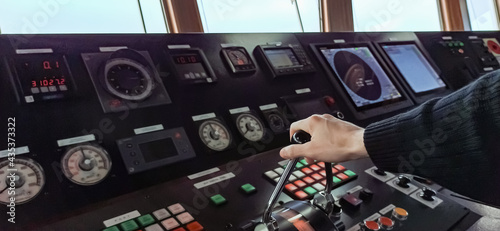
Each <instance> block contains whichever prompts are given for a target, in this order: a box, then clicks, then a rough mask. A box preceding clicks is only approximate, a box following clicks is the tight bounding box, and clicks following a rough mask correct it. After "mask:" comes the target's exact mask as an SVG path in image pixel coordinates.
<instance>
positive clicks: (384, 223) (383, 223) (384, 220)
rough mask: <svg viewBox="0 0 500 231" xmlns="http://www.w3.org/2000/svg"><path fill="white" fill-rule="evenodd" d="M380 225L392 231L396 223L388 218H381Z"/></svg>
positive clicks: (379, 219)
mask: <svg viewBox="0 0 500 231" xmlns="http://www.w3.org/2000/svg"><path fill="white" fill-rule="evenodd" d="M378 223H379V224H380V226H381V227H382V228H383V229H386V230H390V229H392V228H393V227H394V221H393V220H391V219H390V218H388V217H379V218H378Z"/></svg>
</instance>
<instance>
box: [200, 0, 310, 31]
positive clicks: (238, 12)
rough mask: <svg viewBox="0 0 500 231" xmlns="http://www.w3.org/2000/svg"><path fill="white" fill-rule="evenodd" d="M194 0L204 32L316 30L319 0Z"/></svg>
mask: <svg viewBox="0 0 500 231" xmlns="http://www.w3.org/2000/svg"><path fill="white" fill-rule="evenodd" d="M197 1H198V7H199V11H200V15H201V19H202V23H203V30H204V31H205V32H206V33H252V32H302V31H305V32H319V31H320V17H319V2H318V1H314V0H297V1H295V0H252V1H243V0H197ZM297 2H298V7H297V5H295V4H296V3H297ZM297 8H298V9H299V10H297ZM299 16H300V17H299ZM299 18H300V19H302V26H303V28H304V30H302V27H301V21H300V20H299Z"/></svg>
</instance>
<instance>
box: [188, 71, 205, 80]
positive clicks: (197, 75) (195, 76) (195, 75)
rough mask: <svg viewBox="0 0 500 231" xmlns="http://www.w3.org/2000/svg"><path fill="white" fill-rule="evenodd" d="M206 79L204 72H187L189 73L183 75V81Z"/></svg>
mask: <svg viewBox="0 0 500 231" xmlns="http://www.w3.org/2000/svg"><path fill="white" fill-rule="evenodd" d="M206 77H207V73H205V72H201V73H198V72H195V73H193V72H189V73H186V74H184V78H185V79H201V78H206Z"/></svg>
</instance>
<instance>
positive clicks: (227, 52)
mask: <svg viewBox="0 0 500 231" xmlns="http://www.w3.org/2000/svg"><path fill="white" fill-rule="evenodd" d="M222 52H223V53H224V56H225V58H226V61H227V63H228V64H229V66H230V67H231V69H232V71H233V73H239V72H253V71H255V65H254V64H253V62H252V59H251V58H250V56H249V55H248V52H247V50H246V49H245V48H244V47H228V48H223V49H222Z"/></svg>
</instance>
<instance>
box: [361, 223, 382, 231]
mask: <svg viewBox="0 0 500 231" xmlns="http://www.w3.org/2000/svg"><path fill="white" fill-rule="evenodd" d="M364 225H365V230H370V231H377V230H380V226H379V225H378V223H377V222H375V221H365V222H364Z"/></svg>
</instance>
